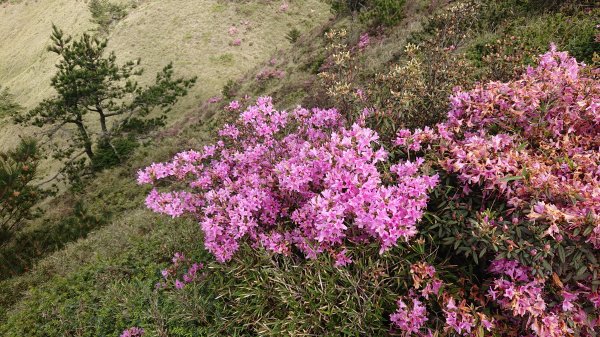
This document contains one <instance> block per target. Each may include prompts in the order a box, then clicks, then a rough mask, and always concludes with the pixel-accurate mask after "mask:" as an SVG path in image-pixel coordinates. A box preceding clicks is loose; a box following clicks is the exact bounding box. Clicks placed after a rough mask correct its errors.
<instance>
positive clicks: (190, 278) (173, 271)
mask: <svg viewBox="0 0 600 337" xmlns="http://www.w3.org/2000/svg"><path fill="white" fill-rule="evenodd" d="M172 262H173V264H172V265H171V266H170V267H169V268H167V269H164V270H162V271H161V275H162V276H163V278H164V281H163V282H159V283H158V284H156V287H157V288H159V289H162V288H166V287H167V286H168V285H169V283H173V285H174V286H175V289H183V287H185V285H186V284H188V283H192V282H194V281H196V280H198V278H199V277H200V275H199V274H198V271H200V269H202V268H204V265H203V264H202V263H192V264H191V266H190V267H189V268H188V269H187V271H186V272H185V273H183V277H182V278H181V279H180V278H179V277H178V274H179V273H180V271H181V270H182V269H183V268H184V266H185V265H186V264H187V265H189V264H190V263H191V262H190V261H189V260H188V259H186V257H185V256H184V255H183V254H182V253H175V255H174V256H173V259H172Z"/></svg>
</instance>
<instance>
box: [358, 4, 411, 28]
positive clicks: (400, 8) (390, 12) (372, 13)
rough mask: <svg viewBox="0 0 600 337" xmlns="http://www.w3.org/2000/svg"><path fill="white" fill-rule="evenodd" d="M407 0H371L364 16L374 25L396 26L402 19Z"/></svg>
mask: <svg viewBox="0 0 600 337" xmlns="http://www.w3.org/2000/svg"><path fill="white" fill-rule="evenodd" d="M404 3H405V0H370V1H369V3H368V10H367V11H366V12H364V13H363V14H362V18H363V19H364V20H366V21H368V22H370V23H371V24H374V25H384V26H394V25H396V24H398V23H399V22H400V20H402V18H403V17H404V16H403V12H404Z"/></svg>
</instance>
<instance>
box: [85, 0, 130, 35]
mask: <svg viewBox="0 0 600 337" xmlns="http://www.w3.org/2000/svg"><path fill="white" fill-rule="evenodd" d="M88 7H89V9H90V12H91V14H92V21H93V22H94V23H96V24H97V25H98V30H99V31H100V32H101V33H103V34H107V33H108V30H109V29H110V27H111V26H112V25H113V24H114V23H116V22H118V21H120V20H121V19H123V18H124V17H125V16H126V15H127V11H126V10H125V6H123V5H118V4H115V3H112V2H111V1H110V0H90V3H89V4H88Z"/></svg>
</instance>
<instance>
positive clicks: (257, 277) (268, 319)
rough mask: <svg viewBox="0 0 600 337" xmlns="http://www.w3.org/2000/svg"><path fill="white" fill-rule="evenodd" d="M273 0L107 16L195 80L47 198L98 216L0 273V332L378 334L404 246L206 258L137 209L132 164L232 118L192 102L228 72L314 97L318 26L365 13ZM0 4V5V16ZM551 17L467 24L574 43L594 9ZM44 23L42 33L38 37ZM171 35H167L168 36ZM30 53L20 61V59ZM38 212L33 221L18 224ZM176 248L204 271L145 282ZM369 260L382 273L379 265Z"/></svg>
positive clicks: (143, 51) (116, 31)
mask: <svg viewBox="0 0 600 337" xmlns="http://www.w3.org/2000/svg"><path fill="white" fill-rule="evenodd" d="M48 2H49V3H50V2H52V3H53V4H56V3H58V2H59V1H58V0H48ZM278 5H279V2H277V1H273V2H271V3H269V2H267V1H259V2H256V3H254V2H240V3H235V4H232V3H231V2H224V1H200V0H194V1H189V2H187V1H186V2H181V1H175V0H166V1H146V2H142V3H141V4H140V5H139V6H138V7H137V8H135V9H132V10H130V11H129V14H128V16H127V17H126V18H124V19H123V20H122V21H120V22H119V23H118V24H117V25H116V26H115V27H114V28H113V31H112V33H111V36H110V39H111V42H110V47H111V48H113V49H115V50H116V51H117V55H119V57H120V58H122V59H130V58H135V57H138V56H141V57H142V62H143V64H145V66H146V68H147V72H146V74H145V75H146V76H149V77H150V76H153V72H155V71H156V69H158V68H159V67H160V66H162V65H163V64H164V62H165V61H166V59H172V60H174V61H175V65H176V67H177V69H178V70H179V71H180V72H181V73H183V74H186V75H194V74H196V75H199V76H200V79H199V83H200V85H198V86H197V87H196V88H195V89H194V91H193V92H192V93H191V94H190V95H189V96H188V97H187V98H186V99H185V100H184V101H183V102H181V103H180V104H179V105H178V106H177V107H176V109H175V113H174V115H173V116H172V118H171V120H170V124H169V127H168V128H167V129H166V130H163V131H162V132H160V133H159V134H158V135H155V137H153V138H154V139H153V140H152V141H149V142H148V143H147V144H146V145H145V146H141V147H140V148H138V149H136V151H135V153H134V154H133V157H132V158H131V159H130V160H129V161H128V162H127V163H126V165H124V166H120V167H116V168H112V169H108V170H105V171H103V172H101V173H99V174H98V175H97V177H95V178H94V179H93V180H91V181H90V183H89V185H88V186H87V187H85V188H84V190H83V191H81V192H80V193H79V194H76V195H70V196H69V198H66V199H64V200H54V201H52V202H50V203H49V205H48V208H49V214H48V217H47V218H46V219H57V218H59V217H61V216H64V214H67V213H68V211H69V210H70V209H71V208H72V205H71V204H72V203H73V202H74V200H75V199H82V200H85V205H86V207H87V209H88V211H89V212H90V214H105V215H106V216H107V217H108V218H109V219H110V221H109V222H108V223H107V224H103V225H99V226H97V227H95V228H92V229H90V231H89V232H87V233H86V237H85V238H81V239H80V240H77V241H75V242H70V243H69V242H64V243H62V244H63V245H64V247H62V248H61V249H60V250H59V251H56V252H52V250H51V249H49V250H48V251H45V252H43V254H41V255H40V256H38V257H37V260H35V261H30V262H31V263H28V264H26V265H27V268H29V271H28V272H26V273H23V274H21V275H18V276H15V277H12V278H9V279H5V280H3V281H0V335H2V336H19V337H20V336H118V335H119V333H120V332H121V331H122V330H123V329H124V328H127V327H130V326H134V325H135V326H141V327H143V328H144V329H146V331H147V335H146V336H152V337H154V336H257V335H260V336H282V335H296V336H308V335H311V336H312V335H335V336H338V335H359V334H361V335H369V336H378V335H385V334H386V333H387V332H388V330H389V321H388V316H387V315H388V314H389V313H390V311H391V310H393V307H394V301H395V299H396V296H397V292H396V290H398V289H401V288H402V287H403V284H404V283H405V282H407V281H408V280H409V278H408V276H407V275H406V274H405V271H403V270H400V269H398V268H397V267H396V266H397V264H398V256H400V255H401V256H404V257H407V256H410V254H411V252H399V251H396V252H394V253H393V254H390V255H386V256H384V257H383V258H377V259H372V258H370V257H371V256H377V254H374V253H373V252H370V251H369V250H368V249H372V247H371V248H368V249H367V250H366V251H363V252H353V253H355V254H358V255H359V256H361V258H357V259H356V260H357V261H358V262H357V263H356V264H355V265H353V266H351V267H350V268H348V269H342V270H339V269H336V268H333V267H332V263H331V261H329V260H328V258H327V257H322V258H321V259H319V260H317V261H308V262H306V261H301V260H299V259H294V258H270V257H268V256H264V255H261V254H245V253H248V252H249V248H248V247H244V248H243V249H242V252H241V253H240V254H239V255H238V257H236V259H235V260H234V261H232V262H231V263H229V264H227V265H219V264H216V263H214V262H213V261H212V258H211V257H210V256H209V255H208V254H207V253H206V252H205V251H204V250H203V248H202V242H201V241H202V240H201V233H200V230H199V228H198V224H197V223H196V222H195V221H193V220H190V219H177V220H172V219H169V218H168V217H165V216H160V215H155V214H152V213H150V212H149V211H148V210H146V209H145V208H144V206H143V199H144V195H145V193H146V192H147V189H146V188H144V187H140V186H137V185H136V184H135V173H136V170H137V169H138V168H140V167H143V166H145V165H148V164H150V163H151V162H153V161H163V160H167V159H169V158H170V156H172V155H173V154H174V153H176V152H177V151H178V150H181V149H188V148H198V147H199V146H200V145H201V144H205V143H206V142H209V141H210V140H211V137H212V136H214V134H213V132H214V129H215V128H217V127H218V126H219V125H221V124H222V123H223V122H224V121H226V120H229V119H231V118H232V116H230V115H226V114H221V113H219V112H217V111H215V108H214V105H207V104H202V102H203V101H205V100H206V99H207V98H208V97H210V96H214V95H218V94H220V92H221V90H222V88H223V86H224V85H225V84H226V83H227V81H228V80H229V79H236V82H238V83H240V87H239V88H237V87H236V90H235V91H236V93H237V98H239V97H240V96H243V95H244V94H246V93H248V94H251V95H253V96H258V95H272V96H274V100H275V102H276V103H277V105H278V106H279V107H280V108H291V107H294V106H296V105H297V104H303V105H305V106H312V105H326V104H327V100H326V99H325V98H323V95H321V94H320V93H319V91H318V90H319V89H318V85H317V84H316V81H317V80H316V74H315V72H316V70H317V69H318V67H319V66H320V65H321V64H322V63H323V62H324V59H325V57H326V53H325V51H324V42H323V39H322V38H321V37H322V36H323V33H324V31H325V30H326V29H328V28H331V27H347V28H348V29H349V35H350V36H351V37H352V39H354V40H356V39H357V37H358V35H359V34H360V33H361V32H362V31H363V30H364V28H365V26H364V25H363V24H361V23H358V22H356V21H354V20H352V19H351V18H342V19H339V20H337V21H335V22H330V23H323V24H322V26H321V25H317V22H321V23H322V22H323V21H324V18H325V17H327V15H328V9H327V8H326V6H325V5H324V4H322V3H320V2H319V1H316V0H315V1H308V0H307V1H294V2H291V10H290V11H289V12H288V13H286V14H281V13H278V12H277V9H278ZM10 6H24V5H22V4H17V5H10ZM28 6H33V7H31V8H32V9H33V8H36V7H35V6H42V5H40V4H39V2H38V3H35V4H32V3H30V4H29V5H28ZM410 6H412V7H408V8H406V9H405V14H406V16H405V17H406V18H405V19H404V20H403V21H402V22H401V23H400V24H399V25H398V26H396V27H394V28H389V29H388V30H387V31H385V32H384V34H383V35H382V36H381V37H380V39H378V40H375V41H376V42H374V44H373V46H372V47H371V48H369V49H368V50H367V51H366V52H365V55H364V59H365V62H364V64H365V68H364V69H362V70H361V71H362V73H361V76H359V78H361V79H369V78H371V77H370V76H373V75H374V74H375V73H377V72H379V71H382V70H383V69H386V68H387V67H389V66H390V64H393V62H395V61H397V59H398V58H399V57H401V56H402V55H401V52H399V51H401V50H402V49H403V45H404V44H405V42H406V40H407V38H408V37H409V36H410V34H411V33H412V32H415V31H419V30H420V29H421V28H422V22H421V19H422V18H423V17H424V16H425V15H426V12H427V11H428V10H429V9H428V8H427V6H425V5H424V2H410ZM7 8H8V7H5V8H2V7H0V18H1V17H2V15H4V14H5V12H2V11H6V10H7ZM14 8H16V7H13V9H14ZM20 8H21V9H22V8H24V7H20ZM311 8H314V9H315V11H314V12H311V11H310V9H311ZM301 9H302V10H301ZM81 13H82V15H85V14H84V13H83V12H81ZM307 13H308V14H307ZM12 15H15V16H14V17H15V18H16V17H17V14H16V13H13V14H12ZM20 15H21V14H20ZM49 15H50V14H49ZM240 15H243V18H244V19H248V20H249V21H250V22H251V23H252V29H251V30H249V31H248V32H247V33H246V34H245V35H243V36H244V38H245V39H246V41H245V42H244V43H243V44H242V46H240V47H232V46H229V42H230V41H231V39H232V37H230V36H229V35H228V34H227V29H228V28H229V26H230V25H232V24H234V23H235V24H238V25H239V21H240V18H241V16H240ZM544 15H545V16H544ZM309 16H311V17H309ZM307 18H308V20H309V22H312V23H313V24H314V25H315V26H316V27H315V28H314V29H312V30H308V29H307V30H306V31H304V30H303V31H302V35H301V36H300V37H299V38H298V41H297V43H296V44H295V45H294V46H293V49H291V50H290V49H287V48H289V46H290V44H289V42H287V41H286V39H285V34H286V33H287V32H288V31H289V27H290V24H292V25H293V26H294V27H304V25H302V24H299V23H300V22H302V21H304V20H307ZM280 19H281V20H280ZM555 19H556V18H555V17H554V16H553V14H539V15H538V16H536V18H534V19H532V20H522V21H515V22H516V26H514V27H512V28H510V30H509V29H508V28H506V27H502V29H498V30H497V31H495V32H493V34H492V33H491V32H489V31H486V32H480V33H478V34H476V35H475V36H474V37H472V39H473V41H475V42H478V41H484V40H486V39H487V38H492V37H493V38H496V37H497V35H496V34H504V30H503V29H506V30H507V31H515V32H522V33H523V34H526V35H527V37H528V38H530V39H531V41H533V42H532V43H536V44H545V43H546V41H548V39H550V38H551V39H555V38H557V37H558V38H560V37H564V36H565V35H563V34H562V33H561V32H563V31H564V32H566V33H565V34H568V37H564V39H563V40H561V42H560V43H561V46H562V45H567V46H568V45H574V46H579V45H582V43H579V42H577V41H586V38H587V35H586V34H588V33H589V29H588V28H589V27H588V26H589V23H590V22H593V21H594V20H593V19H591V18H589V17H584V18H582V19H581V20H582V21H581V22H585V23H586V25H585V27H586V28H585V29H575V28H570V27H569V26H568V25H566V24H565V22H563V21H560V20H563V19H560V18H558V19H556V20H559V21H560V22H557V23H556V25H555V26H553V27H558V28H557V29H560V30H553V31H552V33H546V32H544V30H543V27H544V26H545V25H546V23H547V22H546V21H545V20H549V21H548V22H551V23H552V22H555V21H552V20H555ZM0 22H1V21H0ZM560 27H562V28H560ZM2 29H8V28H7V27H4V26H2V23H0V32H5V31H6V30H4V31H3V30H2ZM240 30H241V31H243V29H240ZM554 32H556V33H554ZM267 33H268V34H267ZM552 34H555V35H552ZM46 35H47V34H42V37H43V39H45V38H46ZM0 36H4V35H1V34H0ZM171 36H173V37H175V38H174V39H173V40H171V39H169V37H171ZM490 36H492V37H490ZM548 36H550V37H548ZM580 37H581V38H580ZM2 38H5V37H0V42H3V41H2V40H1V39H2ZM40 41H41V40H40ZM250 42H252V43H253V45H250ZM475 42H473V43H475ZM0 45H3V44H1V43H0ZM284 46H286V49H282V48H283V47H284ZM0 52H4V53H6V51H5V50H2V49H0ZM0 55H2V54H0ZM40 55H41V56H40ZM43 55H45V54H43V53H40V54H39V55H38V56H39V57H45V56H43ZM26 56H27V55H25V58H26ZM270 58H275V59H276V60H277V67H278V68H280V69H284V70H285V71H286V73H287V75H286V77H285V78H284V79H282V80H272V81H269V82H268V83H266V84H265V85H264V86H262V87H260V88H257V86H256V85H255V83H254V76H255V75H256V73H257V72H258V71H259V70H260V69H262V67H264V66H266V65H267V62H268V60H269V59H270ZM30 61H31V59H30V60H29V61H26V60H23V64H26V63H27V62H30ZM38 61H39V62H41V60H38ZM38 61H35V62H38ZM11 62H17V63H18V60H14V61H11ZM19 62H20V61H19ZM35 62H34V64H36V63H35ZM42 63H43V62H42ZM42 63H39V64H38V66H41V64H42ZM3 69H4V68H0V82H1V81H2V79H3V78H7V77H6V76H7V75H6V74H7V73H8V71H7V70H6V69H4V70H3ZM242 75H244V76H243V77H241V76H242ZM3 76H5V77H3ZM42 77H43V76H42ZM12 78H13V80H12V81H13V82H11V83H13V85H16V88H17V91H16V92H15V93H17V92H21V94H20V95H25V94H23V90H26V88H25V87H19V85H18V83H19V81H18V77H12ZM29 80H30V81H31V82H32V87H31V88H32V89H27V90H35V89H36V88H37V89H39V88H42V87H43V86H42V85H41V84H40V83H42V82H43V81H42V82H40V83H37V84H36V81H37V80H38V79H34V78H33V77H30V78H29ZM40 81H41V80H40ZM45 81H47V78H46V79H45ZM39 90H41V89H39ZM21 97H24V96H21ZM208 116H213V117H212V118H208ZM3 131H6V132H13V131H10V129H5V130H3ZM14 132H16V131H14ZM13 135H14V133H13ZM1 137H2V136H0V138H1ZM43 225H44V222H43V221H41V220H40V221H39V222H36V223H34V224H33V225H32V226H31V228H30V229H29V230H30V231H35V230H36V229H39V228H40V227H41V226H43ZM175 251H183V252H184V253H185V254H186V255H188V256H189V257H192V258H194V259H195V260H199V261H202V262H206V263H208V267H207V268H208V274H207V276H206V279H204V280H203V282H200V283H197V284H195V285H192V286H189V287H186V288H185V289H184V290H183V291H180V292H177V291H172V290H164V291H156V290H155V288H154V285H155V283H156V282H158V281H159V280H160V278H161V277H160V270H161V269H162V268H164V267H165V266H167V265H168V260H169V258H170V257H171V256H172V254H173V253H174V252H175ZM379 273H384V274H386V277H384V278H378V277H377V276H376V275H380V274H379Z"/></svg>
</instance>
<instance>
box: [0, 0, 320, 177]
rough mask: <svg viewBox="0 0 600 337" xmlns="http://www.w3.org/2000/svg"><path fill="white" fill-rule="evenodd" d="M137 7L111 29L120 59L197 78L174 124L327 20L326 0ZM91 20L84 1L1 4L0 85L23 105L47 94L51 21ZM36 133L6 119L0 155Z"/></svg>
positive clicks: (157, 0)
mask: <svg viewBox="0 0 600 337" xmlns="http://www.w3.org/2000/svg"><path fill="white" fill-rule="evenodd" d="M115 1H116V0H115ZM119 2H121V3H122V2H123V1H119ZM137 2H138V4H137V6H135V8H128V13H129V14H128V15H127V16H126V17H125V18H124V19H123V20H121V21H120V22H119V23H117V24H116V25H115V26H114V27H113V28H112V30H111V33H110V35H109V40H110V42H109V49H110V50H114V51H115V52H116V54H117V56H118V58H119V60H121V61H126V60H130V59H136V58H138V57H141V58H142V66H143V67H144V68H145V74H144V76H143V78H142V82H144V81H146V80H149V79H152V78H154V75H155V74H156V72H157V71H159V70H160V69H161V68H162V67H163V66H164V65H166V64H167V63H168V62H170V61H173V63H174V65H175V69H176V72H178V73H179V74H180V75H186V76H193V75H197V76H198V84H197V85H196V86H195V87H194V89H193V90H192V92H190V94H189V95H188V97H186V98H184V99H183V100H182V101H181V102H180V103H179V104H178V105H177V106H176V107H175V109H173V114H172V116H171V118H170V121H175V120H177V119H178V118H179V117H181V116H183V115H185V114H186V113H189V112H190V111H192V109H191V108H193V107H196V106H198V105H199V104H200V103H201V102H202V101H204V100H206V99H207V98H209V97H211V96H214V95H218V94H219V92H220V90H221V88H222V87H223V85H224V84H225V83H226V82H227V81H228V80H229V79H235V78H238V77H240V76H241V75H242V74H244V73H245V72H247V71H248V70H250V69H252V68H254V67H255V66H256V65H257V64H259V63H260V62H263V61H264V60H265V59H267V58H268V57H269V56H270V55H271V54H273V53H274V52H276V51H277V50H281V49H287V48H289V46H290V44H289V42H288V41H287V40H286V39H285V35H286V34H287V33H288V32H289V30H290V29H291V28H292V27H295V28H298V29H300V30H301V31H308V30H309V29H310V28H312V27H314V26H315V25H317V24H320V23H322V22H323V21H324V20H326V19H327V18H328V16H329V15H330V14H329V8H328V5H327V4H325V3H324V2H323V1H321V0H295V1H287V2H288V3H289V5H290V6H289V9H288V10H287V11H285V12H282V11H280V5H281V4H282V2H283V1H280V0H272V1H267V0H260V1H259V0H257V1H242V2H229V1H223V0H185V1H181V0H145V1H137ZM90 18H91V17H90V13H89V10H88V7H87V3H86V2H84V1H81V0H43V1H42V0H38V1H34V0H21V1H16V3H15V2H12V3H4V4H2V5H0V85H1V86H4V87H9V89H10V91H11V92H12V93H13V94H14V95H15V98H16V100H17V101H18V102H19V103H20V104H22V105H23V106H24V107H25V108H32V107H34V106H35V105H36V104H37V103H38V102H40V101H41V100H42V99H44V98H46V97H48V96H50V95H51V94H52V89H51V87H50V78H51V77H52V75H53V74H54V69H55V68H54V64H55V63H56V60H57V58H56V55H54V54H51V53H48V52H47V51H46V47H47V46H48V44H49V41H50V39H49V36H50V30H51V25H52V23H55V24H56V25H58V26H59V27H61V28H62V29H63V30H64V31H65V32H67V33H69V34H72V35H79V34H81V33H83V32H85V31H89V30H92V29H94V25H93V24H92V23H91V22H90ZM231 26H236V27H237V30H238V33H237V34H236V35H231V34H229V28H230V27H231ZM235 39H240V40H241V45H240V46H232V45H231V42H232V41H234V40H235ZM32 131H33V130H27V129H23V128H20V127H17V126H14V125H11V124H10V123H9V122H8V121H7V120H6V119H5V120H4V121H0V150H4V149H7V148H10V147H12V146H13V145H14V144H15V143H16V142H17V141H18V137H19V136H23V135H29V134H31V132H32ZM45 171H46V173H48V174H49V172H48V171H49V170H45ZM50 171H51V170H50Z"/></svg>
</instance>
